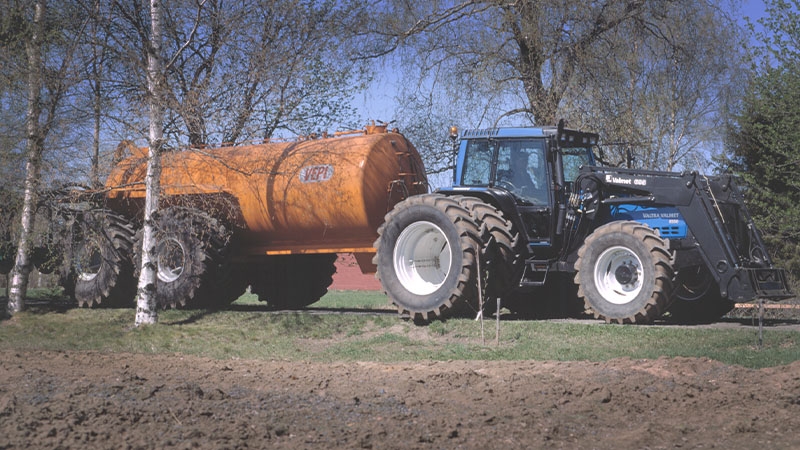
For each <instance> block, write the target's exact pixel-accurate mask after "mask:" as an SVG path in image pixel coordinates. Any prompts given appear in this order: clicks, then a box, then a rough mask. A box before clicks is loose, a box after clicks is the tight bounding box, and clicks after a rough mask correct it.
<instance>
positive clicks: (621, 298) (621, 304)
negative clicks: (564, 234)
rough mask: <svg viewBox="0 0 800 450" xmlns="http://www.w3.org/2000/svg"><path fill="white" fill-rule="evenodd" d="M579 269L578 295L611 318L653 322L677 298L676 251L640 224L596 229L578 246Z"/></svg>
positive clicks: (597, 314) (602, 315)
mask: <svg viewBox="0 0 800 450" xmlns="http://www.w3.org/2000/svg"><path fill="white" fill-rule="evenodd" d="M575 269H576V270H577V272H578V273H577V274H576V275H575V283H576V284H577V285H578V296H579V297H582V298H583V299H584V301H585V304H586V308H588V309H590V310H591V311H592V312H593V314H594V316H595V317H597V318H602V319H604V320H606V322H616V323H650V322H652V321H653V320H654V319H655V318H657V317H659V316H660V315H661V314H663V313H664V312H665V311H666V310H667V307H668V306H669V303H670V301H671V298H672V280H673V277H674V271H673V267H672V254H671V253H670V251H669V249H668V247H667V244H666V243H665V242H664V240H663V239H661V237H660V236H659V235H658V234H657V233H656V232H655V231H653V229H651V228H650V227H647V226H646V225H642V224H640V223H638V222H630V221H618V222H612V223H609V224H606V225H603V226H601V227H600V228H598V229H597V230H595V231H594V233H592V234H591V235H590V236H589V237H588V238H586V241H585V242H584V244H583V246H582V247H581V248H580V250H578V260H577V261H576V262H575Z"/></svg>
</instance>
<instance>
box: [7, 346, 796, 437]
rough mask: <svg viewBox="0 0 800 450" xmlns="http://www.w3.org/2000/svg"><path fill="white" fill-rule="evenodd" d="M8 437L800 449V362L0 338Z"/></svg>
mask: <svg viewBox="0 0 800 450" xmlns="http://www.w3.org/2000/svg"><path fill="white" fill-rule="evenodd" d="M0 379H2V380H3V383H2V385H1V386H0V449H12V448H14V449H16V448H20V449H21V448H87V447H88V448H173V447H176V448H193V447H202V448H265V447H267V446H269V447H271V448H320V447H321V448H359V447H360V448H454V447H463V448H499V447H503V448H531V447H534V448H535V447H545V448H600V449H602V448H619V447H622V448H675V447H684V448H712V447H716V448H727V449H739V448H741V449H752V448H756V447H764V448H800V435H798V434H797V432H796V430H797V429H798V427H800V363H794V364H792V365H789V366H783V367H777V368H771V369H763V370H751V369H745V368H742V367H738V366H728V365H724V364H721V363H718V362H715V361H711V360H706V359H692V358H676V359H658V360H644V361H638V360H628V359H620V360H613V361H609V362H602V363H594V362H537V361H524V362H485V361H455V362H427V363H399V364H380V363H333V364H321V363H306V362H283V361H244V360H231V361H217V360H209V359H202V358H196V357H188V356H180V355H174V356H169V355H136V354H101V353H79V352H67V353H64V352H41V351H16V352H14V351H0Z"/></svg>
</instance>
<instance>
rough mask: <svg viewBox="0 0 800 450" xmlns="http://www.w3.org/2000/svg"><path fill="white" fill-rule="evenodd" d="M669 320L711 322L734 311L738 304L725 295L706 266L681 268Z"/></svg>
mask: <svg viewBox="0 0 800 450" xmlns="http://www.w3.org/2000/svg"><path fill="white" fill-rule="evenodd" d="M675 285H676V287H675V292H674V294H673V297H674V299H673V302H672V305H670V307H669V310H668V312H669V319H670V321H672V322H676V323H683V324H699V323H711V322H714V321H716V320H717V319H719V318H720V317H722V316H724V315H725V314H727V313H728V312H730V311H731V310H732V309H733V308H734V305H735V302H732V301H730V300H728V299H724V298H722V295H721V294H720V292H719V285H717V283H716V282H715V281H714V279H713V278H712V276H711V274H710V273H708V269H706V268H705V266H691V267H686V268H681V269H680V270H679V271H678V275H677V277H676V279H675Z"/></svg>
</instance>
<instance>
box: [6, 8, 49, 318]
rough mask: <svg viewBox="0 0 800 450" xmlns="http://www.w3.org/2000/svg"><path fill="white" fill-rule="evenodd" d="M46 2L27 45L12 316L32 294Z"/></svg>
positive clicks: (37, 12) (10, 296) (10, 300)
mask: <svg viewBox="0 0 800 450" xmlns="http://www.w3.org/2000/svg"><path fill="white" fill-rule="evenodd" d="M46 3H47V2H46V0H39V1H37V2H36V5H35V6H34V8H35V10H34V17H33V26H32V34H31V37H30V39H29V40H28V41H27V42H26V43H25V53H26V55H27V58H28V74H27V75H28V111H27V116H28V117H27V125H26V126H27V143H26V147H27V148H26V153H27V157H28V161H27V163H26V164H25V195H24V199H23V203H22V214H21V221H22V224H21V225H22V227H21V231H20V236H19V244H18V245H17V258H16V261H15V264H14V269H13V270H12V272H11V286H10V288H9V292H8V305H7V306H6V309H7V311H8V313H9V314H15V313H17V312H19V311H22V310H23V309H24V308H25V295H26V294H27V291H28V277H29V275H30V272H31V268H32V262H31V257H30V254H31V252H30V246H31V237H32V236H33V227H34V224H35V221H36V203H37V188H38V186H39V172H40V171H41V165H42V147H43V140H44V139H43V136H42V127H41V125H40V123H39V119H40V117H39V116H40V115H41V112H42V104H41V101H42V88H43V82H42V22H43V20H44V14H45V10H46V8H47V4H46Z"/></svg>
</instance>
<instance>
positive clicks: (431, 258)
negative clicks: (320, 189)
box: [373, 194, 481, 320]
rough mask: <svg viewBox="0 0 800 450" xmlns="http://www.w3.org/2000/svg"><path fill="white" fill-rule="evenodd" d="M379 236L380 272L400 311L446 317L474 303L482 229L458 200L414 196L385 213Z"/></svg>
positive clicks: (377, 259) (416, 315)
mask: <svg viewBox="0 0 800 450" xmlns="http://www.w3.org/2000/svg"><path fill="white" fill-rule="evenodd" d="M378 235H379V237H378V240H377V241H376V242H375V244H374V246H375V248H376V249H377V254H376V255H375V258H374V260H373V261H374V262H375V264H377V266H378V273H377V277H378V279H379V280H380V282H381V284H382V286H383V289H384V290H385V291H386V293H387V295H388V296H389V298H390V299H391V301H392V303H394V304H395V305H396V306H397V309H398V310H399V312H400V313H401V314H406V313H407V314H409V316H410V317H411V318H412V319H417V317H420V318H421V319H422V320H429V319H432V318H435V317H441V318H444V317H447V316H448V315H454V314H457V313H459V312H462V311H464V312H465V311H467V310H468V309H469V308H470V305H469V303H470V302H472V303H476V302H475V297H476V295H475V294H476V292H475V286H476V261H477V257H478V253H479V249H480V246H481V237H480V230H479V228H478V225H477V224H476V223H475V220H474V219H473V218H472V214H471V213H470V211H469V210H467V208H465V207H464V206H463V205H462V204H461V203H459V201H458V200H457V199H454V198H451V197H446V196H444V195H441V194H424V195H418V196H413V197H410V198H408V199H406V200H404V201H403V202H400V203H398V204H397V205H395V207H394V209H392V211H391V212H389V214H387V215H386V218H385V222H384V223H383V225H381V226H380V228H379V229H378Z"/></svg>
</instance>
